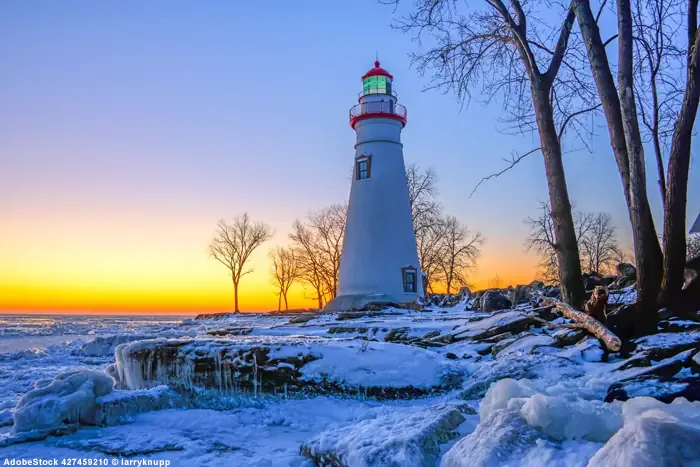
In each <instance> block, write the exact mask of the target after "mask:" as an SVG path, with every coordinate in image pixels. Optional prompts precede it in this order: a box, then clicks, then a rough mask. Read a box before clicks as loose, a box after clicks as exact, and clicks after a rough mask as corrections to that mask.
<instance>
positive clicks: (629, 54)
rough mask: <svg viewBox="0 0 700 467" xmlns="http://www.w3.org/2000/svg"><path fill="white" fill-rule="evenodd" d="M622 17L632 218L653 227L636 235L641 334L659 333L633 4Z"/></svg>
mask: <svg viewBox="0 0 700 467" xmlns="http://www.w3.org/2000/svg"><path fill="white" fill-rule="evenodd" d="M617 16H618V45H619V52H618V54H619V58H618V63H619V66H618V75H617V76H618V87H619V89H620V111H621V115H622V126H623V129H624V133H625V142H626V144H627V157H628V160H629V167H630V196H629V199H630V202H629V206H630V218H631V220H632V226H641V225H644V224H645V222H647V221H648V220H649V219H651V227H647V228H644V229H642V230H640V231H636V229H635V232H636V241H635V256H636V259H637V294H638V295H637V297H638V298H637V302H638V304H639V309H640V310H642V313H643V314H644V315H645V317H646V318H648V319H644V320H643V323H640V324H641V325H642V326H641V328H640V329H639V332H638V334H640V333H641V334H647V333H653V332H656V319H655V318H656V310H657V306H656V302H657V298H658V295H659V290H660V287H661V272H662V262H661V261H662V259H661V250H660V246H659V240H658V237H657V235H656V228H655V227H654V226H653V223H654V221H653V217H652V215H651V208H650V207H649V200H648V198H647V189H646V186H647V177H646V168H645V161H644V148H643V147H642V135H641V133H640V131H639V122H638V120H637V107H636V104H635V101H634V70H633V66H634V64H633V61H634V43H633V41H634V39H633V36H632V10H631V5H630V0H617Z"/></svg>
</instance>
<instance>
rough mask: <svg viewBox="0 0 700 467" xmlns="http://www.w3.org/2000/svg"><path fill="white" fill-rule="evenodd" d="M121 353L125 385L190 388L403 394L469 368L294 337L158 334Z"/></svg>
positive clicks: (420, 391) (398, 348)
mask: <svg viewBox="0 0 700 467" xmlns="http://www.w3.org/2000/svg"><path fill="white" fill-rule="evenodd" d="M115 353H116V357H117V368H118V370H119V376H120V378H119V379H120V386H121V387H124V388H128V389H143V388H150V387H153V386H156V385H163V384H165V385H169V386H170V387H172V388H173V389H175V390H177V391H178V392H181V393H183V394H186V395H190V394H193V393H197V392H201V391H200V390H207V391H210V392H212V393H213V394H215V395H216V394H219V395H227V394H231V393H234V394H239V393H240V394H247V393H248V394H258V393H261V392H265V393H272V394H287V393H292V394H293V393H301V394H327V393H332V394H340V395H357V394H362V395H363V396H367V397H374V398H378V399H396V398H398V399H401V398H410V397H417V396H422V395H426V394H430V393H434V392H438V391H442V390H447V389H450V388H452V387H454V386H455V385H457V384H459V382H460V381H461V371H460V370H458V369H456V368H455V367H454V364H453V363H452V362H451V361H449V360H447V359H445V358H444V357H443V356H441V355H439V354H437V353H434V352H430V351H428V350H424V349H422V348H420V347H415V346H407V345H397V344H390V343H385V342H369V341H358V340H343V339H321V338H302V337H294V336H290V337H280V336H258V337H251V336H247V337H239V338H229V339H226V340H218V339H201V338H198V339H178V340H166V339H154V340H150V341H139V342H134V343H130V344H122V345H120V346H119V347H117V350H116V351H115ZM397 362H401V365H397Z"/></svg>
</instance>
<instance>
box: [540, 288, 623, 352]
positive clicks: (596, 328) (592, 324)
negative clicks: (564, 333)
mask: <svg viewBox="0 0 700 467" xmlns="http://www.w3.org/2000/svg"><path fill="white" fill-rule="evenodd" d="M542 304H543V305H553V306H554V307H555V308H556V309H557V311H558V312H559V313H561V314H562V315H564V316H566V317H567V318H569V319H571V320H573V321H575V322H576V325H577V326H576V327H579V328H581V329H585V330H586V331H588V332H589V333H591V334H592V335H594V336H595V337H597V338H598V339H600V341H601V342H602V343H603V345H605V347H607V348H608V350H610V351H611V352H619V351H620V347H622V342H621V341H620V338H619V337H617V336H616V335H615V334H613V333H612V332H610V330H609V329H608V328H606V327H605V326H604V325H603V323H601V322H600V321H598V320H597V319H595V318H594V317H592V316H589V315H587V314H586V313H584V312H582V311H578V310H574V309H573V308H571V307H570V306H569V305H567V304H566V303H563V302H560V301H559V300H555V299H553V298H549V297H543V298H542ZM567 327H568V326H567Z"/></svg>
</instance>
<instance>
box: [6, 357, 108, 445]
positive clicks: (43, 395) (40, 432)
mask: <svg viewBox="0 0 700 467" xmlns="http://www.w3.org/2000/svg"><path fill="white" fill-rule="evenodd" d="M113 386H114V380H113V379H112V378H110V377H109V376H107V374H105V373H101V372H97V371H91V370H84V369H80V370H71V371H67V372H65V373H60V374H59V375H58V376H56V377H55V378H54V379H53V380H52V381H46V380H41V381H38V382H37V383H36V384H35V387H34V389H33V390H31V391H29V392H28V393H26V394H25V395H24V396H22V398H21V399H20V400H19V402H18V403H17V407H16V408H15V412H14V415H13V419H14V428H13V430H14V433H30V434H31V436H32V438H35V439H41V438H44V437H46V436H49V435H51V434H60V433H61V432H63V431H65V430H66V429H68V430H70V429H71V428H73V429H74V427H75V426H77V425H78V424H83V425H97V424H99V423H100V418H99V416H98V409H97V403H96V401H95V400H96V398H98V397H100V396H105V395H107V394H109V393H110V392H112V388H113Z"/></svg>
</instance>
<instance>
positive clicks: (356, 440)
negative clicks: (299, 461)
mask: <svg viewBox="0 0 700 467" xmlns="http://www.w3.org/2000/svg"><path fill="white" fill-rule="evenodd" d="M465 414H474V410H473V409H471V408H470V407H468V406H467V405H466V404H463V403H462V404H442V405H438V406H433V407H428V408H425V409H423V410H419V411H415V410H409V411H407V410H400V409H399V410H397V409H392V410H384V411H381V410H379V411H378V413H377V415H376V416H375V417H373V418H366V419H364V420H362V421H361V422H359V423H356V424H352V425H346V426H342V427H339V428H333V429H330V430H327V431H324V432H322V433H320V434H319V435H317V436H315V437H313V438H312V439H310V440H309V441H306V442H305V443H303V444H302V445H301V448H300V451H301V454H302V455H303V456H305V457H307V458H309V459H311V460H312V461H313V462H314V464H315V465H322V466H333V467H346V466H347V467H350V466H361V465H372V466H377V467H398V466H405V467H433V466H434V465H435V462H436V461H437V458H438V456H439V454H440V445H441V444H444V443H447V442H449V441H451V440H453V439H455V438H456V437H457V436H458V433H457V431H456V430H457V427H459V425H460V424H461V423H462V422H464V420H465V417H464V415H465Z"/></svg>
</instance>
